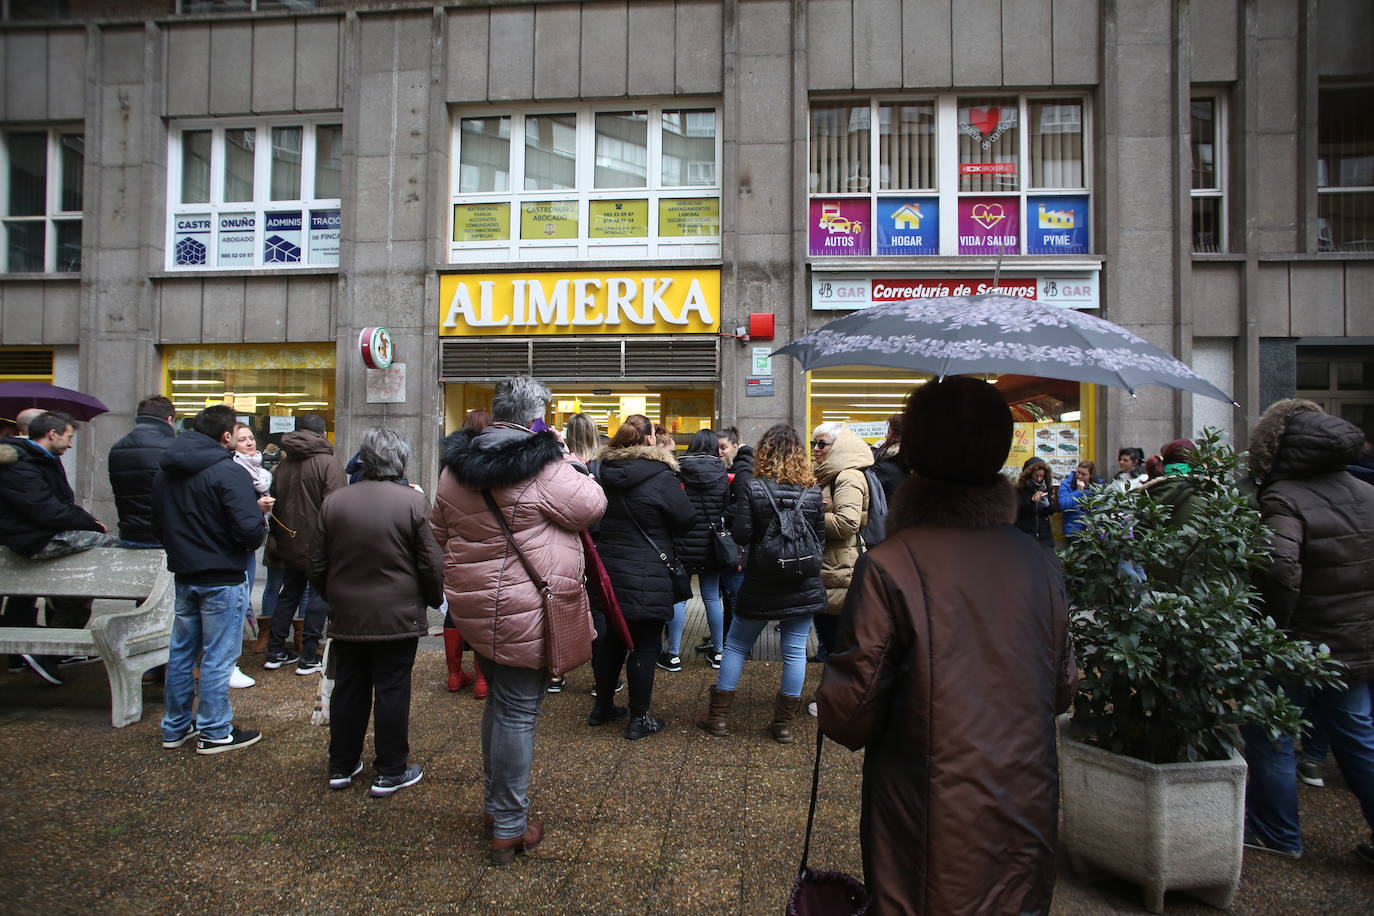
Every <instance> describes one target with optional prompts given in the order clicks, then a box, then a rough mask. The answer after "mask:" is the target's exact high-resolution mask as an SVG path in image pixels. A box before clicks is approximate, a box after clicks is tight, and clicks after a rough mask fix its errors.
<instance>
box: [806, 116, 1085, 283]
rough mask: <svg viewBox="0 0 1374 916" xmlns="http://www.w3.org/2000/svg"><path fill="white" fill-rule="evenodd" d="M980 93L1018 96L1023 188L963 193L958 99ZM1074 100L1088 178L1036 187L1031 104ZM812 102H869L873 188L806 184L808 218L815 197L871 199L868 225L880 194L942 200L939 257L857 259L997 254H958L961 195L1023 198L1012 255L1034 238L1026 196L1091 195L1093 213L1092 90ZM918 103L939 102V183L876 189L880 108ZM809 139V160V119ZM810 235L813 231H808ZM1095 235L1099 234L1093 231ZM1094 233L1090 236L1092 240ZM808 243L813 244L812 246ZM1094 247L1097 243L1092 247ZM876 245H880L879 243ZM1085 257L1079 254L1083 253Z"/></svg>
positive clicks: (874, 220)
mask: <svg viewBox="0 0 1374 916" xmlns="http://www.w3.org/2000/svg"><path fill="white" fill-rule="evenodd" d="M969 96H977V97H981V98H1004V99H1007V100H1011V99H1013V98H1015V99H1016V105H1017V118H1018V123H1017V130H1018V131H1020V137H1019V142H1018V143H1017V165H1016V167H1017V169H1018V174H1019V175H1020V176H1021V177H1022V180H1021V181H1020V182H1019V184H1020V188H1019V189H1018V190H1015V191H960V190H959V99H960V98H961V97H969ZM1070 98H1071V99H1074V100H1076V101H1078V102H1079V103H1080V104H1081V105H1082V106H1083V125H1082V131H1083V134H1082V135H1083V179H1084V184H1083V186H1081V187H1076V188H1040V187H1032V186H1031V184H1030V177H1031V171H1030V129H1029V125H1030V119H1029V115H1030V103H1031V102H1033V101H1037V100H1039V99H1070ZM813 101H818V102H821V101H823V102H849V103H850V104H854V105H860V104H862V103H864V102H867V103H868V105H869V111H870V115H869V117H870V122H871V124H872V129H871V130H870V131H869V157H870V158H869V175H870V176H871V177H870V182H869V184H870V186H871V187H870V190H868V191H863V192H858V193H854V192H848V193H835V194H826V193H812V192H811V190H810V188H809V187H808V188H807V195H806V197H807V212H806V215H805V217H804V218H805V219H806V220H807V222H808V223H809V221H810V201H811V200H813V199H815V198H825V199H827V200H828V199H832V198H852V199H856V200H863V199H865V198H866V199H868V201H869V208H868V218H869V225H876V224H877V215H878V209H877V208H878V200H879V198H885V197H886V198H890V197H937V198H939V201H940V204H939V206H940V253H939V254H938V255H879V254H873V253H869V254H867V255H854V257H867V258H872V259H874V260H881V261H887V260H902V261H911V260H917V261H919V260H921V259H923V258H935V257H959V258H968V259H974V258H994V259H995V258H996V257H997V255H987V254H964V255H961V254H959V219H958V214H959V199H960V198H962V197H1015V198H1017V199H1018V200H1019V204H1018V206H1019V207H1020V208H1021V231H1020V240H1019V245H1018V248H1017V251H1016V252H1007V254H1008V255H1011V254H1017V255H1024V254H1026V243H1027V241H1028V239H1029V233H1028V232H1027V231H1026V230H1027V222H1028V221H1027V219H1026V216H1027V214H1026V198H1027V197H1087V198H1088V210H1089V212H1090V213H1091V212H1092V211H1093V191H1092V174H1093V144H1092V136H1093V132H1092V131H1093V124H1092V118H1093V110H1092V98H1091V96H1089V95H1088V94H1087V93H1083V92H1076V91H1060V92H1055V91H1042V92H997V91H992V90H989V91H986V92H975V91H958V92H944V93H934V94H932V93H900V94H898V93H885V94H881V95H875V96H861V97H854V96H837V97H834V98H830V97H825V96H818V97H814V98H813ZM904 102H905V103H914V102H934V103H935V178H936V187H934V188H914V189H909V190H906V189H898V188H891V189H886V190H882V189H879V188H878V187H877V185H878V184H879V182H880V176H881V167H880V164H879V163H880V150H879V146H880V143H881V131H880V130H879V125H880V124H881V121H880V114H879V109H880V106H882V105H885V104H902V103H904ZM807 123H808V127H807V137H806V142H807V146H808V157H807V158H808V161H809V160H810V155H809V147H810V144H811V143H812V142H814V138H813V137H812V136H811V129H810V126H809V125H810V120H809V118H808V121H807ZM803 180H804V181H807V182H808V183H809V181H810V176H809V175H805V176H803ZM808 235H809V231H808ZM1094 235H1095V233H1094ZM1092 241H1093V237H1092V236H1090V244H1091V242H1092ZM808 247H809V246H808ZM1093 247H1096V246H1095V245H1093ZM875 248H876V246H875ZM1084 256H1085V255H1079V257H1084ZM1032 257H1048V255H1039V254H1037V255H1032ZM808 260H809V261H812V262H814V263H820V264H823V263H825V262H827V261H830V260H833V257H830V256H825V255H814V256H811V255H809V256H808Z"/></svg>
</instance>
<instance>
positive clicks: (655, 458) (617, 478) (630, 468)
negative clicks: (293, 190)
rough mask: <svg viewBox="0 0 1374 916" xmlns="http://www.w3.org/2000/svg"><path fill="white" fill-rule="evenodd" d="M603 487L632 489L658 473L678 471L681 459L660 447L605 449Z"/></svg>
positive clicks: (602, 454)
mask: <svg viewBox="0 0 1374 916" xmlns="http://www.w3.org/2000/svg"><path fill="white" fill-rule="evenodd" d="M598 457H599V458H600V459H601V474H600V477H599V479H600V481H601V485H602V486H603V487H605V488H606V489H608V490H631V489H634V488H635V487H637V486H639V485H640V484H642V483H643V482H644V481H646V480H648V479H649V478H650V477H653V476H654V475H656V474H666V473H673V474H676V473H677V471H678V464H677V458H675V457H673V455H672V454H670V453H669V452H668V451H667V450H666V449H662V448H659V447H658V446H656V445H631V446H627V447H625V448H607V449H603V450H602V452H601V454H600V455H599V456H598Z"/></svg>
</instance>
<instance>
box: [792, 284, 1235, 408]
mask: <svg viewBox="0 0 1374 916" xmlns="http://www.w3.org/2000/svg"><path fill="white" fill-rule="evenodd" d="M773 355H774V356H780V355H787V356H791V357H795V358H796V359H797V360H798V361H799V362H800V363H801V365H802V368H803V369H804V370H806V371H808V372H809V371H811V370H812V369H823V368H826V367H827V366H886V367H888V368H892V369H907V370H910V371H913V372H928V373H930V374H931V375H935V376H939V377H941V378H943V377H944V376H946V375H977V374H982V373H998V374H1007V373H1015V374H1018V375H1038V376H1041V377H1042V378H1057V379H1067V380H1069V381H1076V382H1090V383H1092V384H1095V385H1112V386H1114V387H1117V388H1125V389H1126V390H1127V391H1130V392H1131V394H1135V390H1136V388H1138V387H1140V386H1141V385H1162V386H1164V387H1166V388H1177V389H1180V390H1182V391H1191V392H1193V393H1194V394H1200V395H1203V396H1204V397H1209V398H1216V399H1217V400H1219V401H1226V402H1228V403H1235V402H1234V401H1232V400H1231V396H1230V395H1228V394H1226V392H1224V391H1222V390H1221V389H1220V388H1218V387H1217V386H1215V385H1213V384H1212V383H1211V382H1209V381H1207V380H1206V379H1204V378H1203V377H1202V376H1200V375H1198V374H1197V373H1196V372H1194V371H1193V370H1192V369H1190V368H1189V367H1188V366H1187V365H1186V364H1184V363H1182V362H1180V361H1178V360H1177V359H1175V358H1174V357H1172V356H1170V355H1169V354H1168V353H1165V352H1164V351H1163V350H1161V349H1159V348H1158V347H1156V346H1154V345H1153V344H1151V343H1148V342H1147V341H1145V340H1144V339H1142V338H1140V337H1138V336H1136V335H1135V334H1132V333H1131V332H1130V331H1128V330H1126V329H1125V328H1122V327H1118V326H1117V325H1114V324H1112V323H1111V322H1110V321H1105V320H1103V319H1101V318H1097V317H1095V316H1093V315H1089V314H1087V313H1086V312H1079V311H1075V310H1073V309H1068V308H1064V307H1063V306H1058V305H1046V304H1044V303H1041V302H1035V301H1032V300H1030V299H1018V298H1015V297H1012V296H1001V295H995V294H989V295H981V296H945V297H943V298H938V299H910V300H907V301H905V302H886V303H883V304H881V305H875V306H872V307H870V308H866V309H863V310H861V311H857V312H853V313H851V314H848V315H845V316H844V317H843V318H838V319H836V320H835V321H832V322H830V323H829V324H827V325H826V326H825V327H823V328H819V329H817V330H815V331H812V332H811V333H809V334H806V335H804V336H802V337H799V338H797V339H796V340H794V341H792V342H791V343H789V344H788V345H786V346H785V347H780V348H779V349H778V350H776V351H775V352H774V353H773Z"/></svg>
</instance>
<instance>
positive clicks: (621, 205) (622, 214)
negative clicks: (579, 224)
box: [587, 200, 649, 239]
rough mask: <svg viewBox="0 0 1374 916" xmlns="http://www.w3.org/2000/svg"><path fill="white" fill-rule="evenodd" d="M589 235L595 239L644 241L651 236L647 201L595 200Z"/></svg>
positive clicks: (592, 205) (590, 208) (590, 216)
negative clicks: (643, 239)
mask: <svg viewBox="0 0 1374 916" xmlns="http://www.w3.org/2000/svg"><path fill="white" fill-rule="evenodd" d="M588 222H589V223H590V225H589V226H588V228H587V235H588V236H589V237H590V238H594V239H642V238H644V237H646V236H647V235H648V234H649V202H648V201H647V200H593V201H591V202H590V203H589V204H588Z"/></svg>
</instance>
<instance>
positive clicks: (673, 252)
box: [445, 97, 724, 265]
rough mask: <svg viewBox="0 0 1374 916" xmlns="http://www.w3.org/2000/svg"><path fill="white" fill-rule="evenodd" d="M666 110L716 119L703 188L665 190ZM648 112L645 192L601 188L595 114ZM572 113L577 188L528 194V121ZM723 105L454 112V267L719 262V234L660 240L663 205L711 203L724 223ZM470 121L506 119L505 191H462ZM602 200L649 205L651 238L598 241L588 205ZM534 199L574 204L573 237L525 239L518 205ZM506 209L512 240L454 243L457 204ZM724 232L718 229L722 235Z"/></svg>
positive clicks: (625, 102)
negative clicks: (710, 177)
mask: <svg viewBox="0 0 1374 916" xmlns="http://www.w3.org/2000/svg"><path fill="white" fill-rule="evenodd" d="M665 111H710V112H712V114H713V116H714V119H715V136H714V138H713V147H714V151H713V154H714V161H713V167H714V172H715V174H714V178H715V181H714V182H713V183H711V184H704V185H689V184H679V185H665V184H664V183H663V113H664V112H665ZM628 112H645V113H647V122H648V129H647V138H646V145H645V156H646V159H647V167H646V173H645V180H644V184H643V185H642V186H638V187H622V188H597V187H596V186H595V182H596V136H597V135H596V116H597V115H598V114H611V113H628ZM558 114H562V115H573V116H574V117H575V119H576V121H575V125H576V127H575V130H576V136H575V145H574V155H575V159H574V169H575V171H574V175H575V178H574V186H573V187H572V188H566V189H559V190H526V189H525V187H524V184H525V119H526V118H528V117H531V116H541V115H558ZM722 116H723V106H722V104H721V102H720V101H718V100H714V99H702V98H694V97H686V98H681V99H677V98H673V99H653V100H649V99H622V100H618V101H604V102H597V103H585V102H576V103H572V104H568V103H557V102H550V103H540V104H533V105H512V106H482V107H454V108H452V109H451V112H450V121H451V123H450V125H449V127H450V139H449V151H450V170H449V200H448V204H449V206H448V214H447V218H446V221H445V225H446V226H447V236H446V238H447V242H446V246H445V247H446V250H447V262H448V263H450V264H461V265H467V264H483V263H513V262H517V261H520V260H544V261H583V260H591V261H600V260H612V259H614V260H629V261H634V260H661V259H669V258H671V259H679V258H680V259H702V260H717V259H719V258H720V257H721V238H722V235H721V234H717V235H701V236H663V235H660V234H659V231H658V230H659V203H660V201H663V200H672V199H687V200H694V199H712V200H715V201H716V207H717V214H718V219H719V214H720V208H721V206H722V203H723V200H722V198H723V193H722V192H723V185H722V182H721V171H722V162H723V155H724V139H723V134H724V129H723V128H724V123H723V117H722ZM468 118H509V119H510V138H509V143H510V154H509V159H508V160H507V164H508V167H509V170H508V172H507V182H506V186H507V187H506V190H504V191H471V192H460V191H459V188H460V187H461V184H460V181H461V169H462V166H463V158H462V124H463V121H464V120H465V119H468ZM602 200H644V201H646V204H647V207H648V233H647V234H646V235H644V236H634V237H623V238H619V237H617V238H593V237H592V236H591V235H590V231H591V220H590V206H591V203H592V202H594V201H602ZM536 201H554V202H576V204H577V230H578V231H577V237H576V238H575V239H522V238H521V237H520V214H521V209H520V208H521V204H522V203H530V202H536ZM481 203H506V204H508V205H509V211H508V213H507V221H508V227H509V238H507V239H505V240H478V241H455V240H454V232H455V229H456V225H455V224H456V222H457V217H456V212H457V207H458V206H459V205H460V204H481ZM723 232H724V227H723V226H722V227H721V233H722V234H723Z"/></svg>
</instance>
